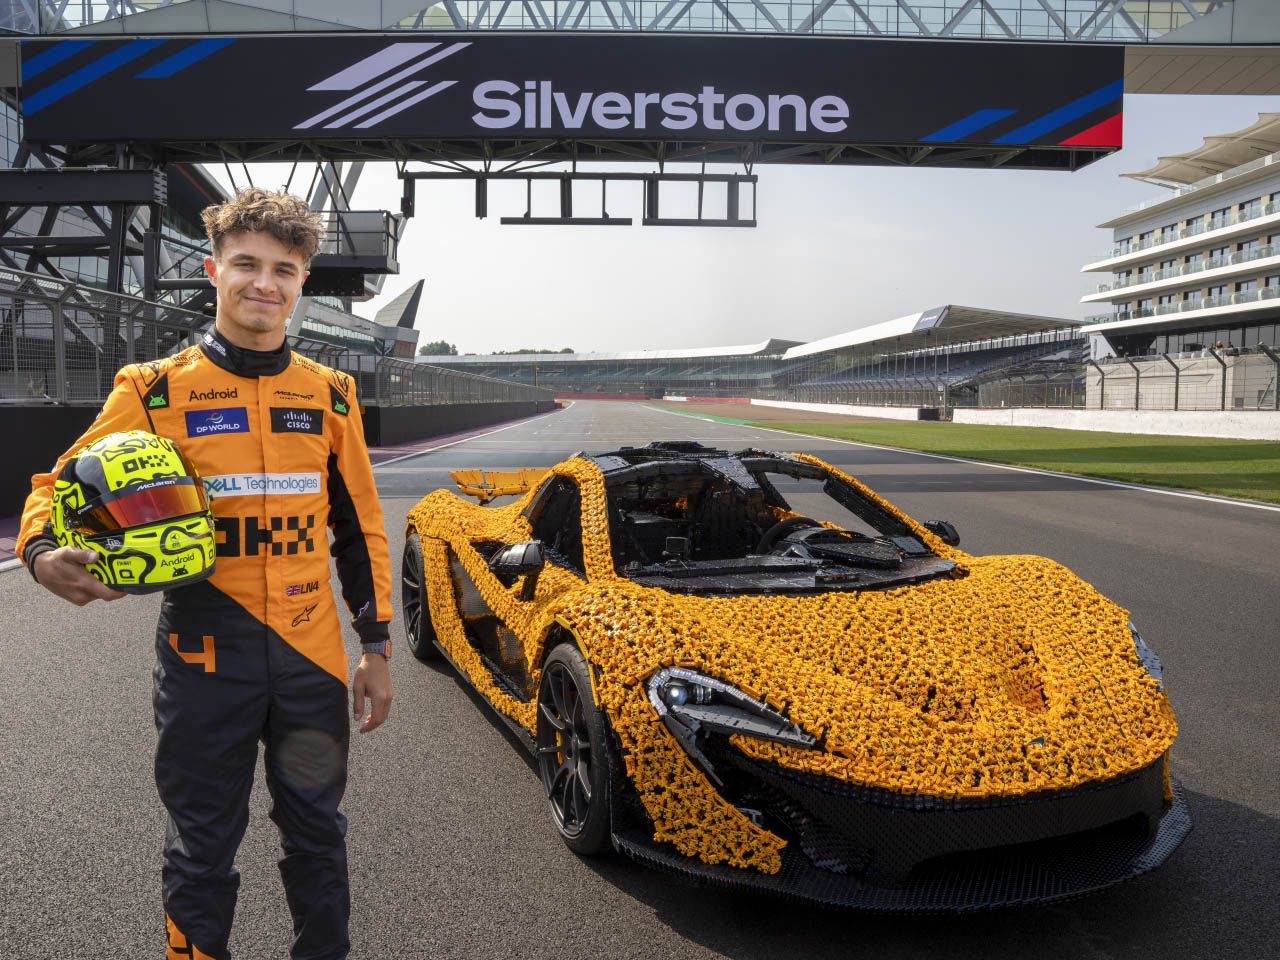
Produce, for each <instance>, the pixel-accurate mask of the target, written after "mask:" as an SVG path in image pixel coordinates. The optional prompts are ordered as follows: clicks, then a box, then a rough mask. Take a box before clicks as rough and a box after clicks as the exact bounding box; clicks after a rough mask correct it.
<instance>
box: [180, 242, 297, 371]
mask: <svg viewBox="0 0 1280 960" xmlns="http://www.w3.org/2000/svg"><path fill="white" fill-rule="evenodd" d="M304 266H305V265H304V263H303V261H302V257H301V255H299V253H298V252H297V251H296V250H294V249H293V248H291V247H287V246H285V245H284V244H283V243H281V242H280V241H279V240H277V239H276V238H275V237H273V236H271V234H269V233H254V232H246V233H236V234H232V235H231V236H228V237H224V238H223V240H222V249H221V250H220V251H219V252H218V255H217V257H216V258H214V257H205V261H204V269H205V272H206V273H208V274H209V282H210V283H212V284H213V286H214V287H215V288H216V289H217V291H218V327H219V329H221V330H222V332H223V335H224V336H226V337H227V338H228V339H229V340H231V341H232V342H233V343H238V345H239V346H245V347H249V348H251V349H262V348H264V347H263V344H264V341H266V340H275V339H276V335H277V333H282V332H283V330H284V325H285V321H286V320H288V319H289V313H290V312H291V311H292V310H293V304H294V301H296V300H297V299H298V294H299V293H301V291H302V283H303V281H304V280H306V278H307V272H306V270H304V269H303V268H304ZM242 339H243V341H244V342H240V340H242ZM267 346H268V347H270V346H275V344H274V343H272V344H269V345H267Z"/></svg>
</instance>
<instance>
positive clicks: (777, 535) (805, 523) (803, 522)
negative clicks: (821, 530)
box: [756, 517, 822, 553]
mask: <svg viewBox="0 0 1280 960" xmlns="http://www.w3.org/2000/svg"><path fill="white" fill-rule="evenodd" d="M820 526H822V524H820V523H818V521H817V520H814V519H811V518H810V517H787V519H785V520H779V521H778V522H777V523H775V524H774V525H773V526H772V527H770V528H769V529H768V530H766V531H765V532H764V536H762V537H761V538H760V542H759V543H758V544H757V545H756V553H768V552H769V551H770V550H772V549H773V545H774V544H775V543H777V542H778V541H779V540H781V539H782V538H783V537H785V536H786V535H787V534H788V533H790V532H791V531H792V530H800V529H802V528H804V527H820Z"/></svg>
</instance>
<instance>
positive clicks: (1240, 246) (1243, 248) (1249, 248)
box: [1236, 238, 1262, 253]
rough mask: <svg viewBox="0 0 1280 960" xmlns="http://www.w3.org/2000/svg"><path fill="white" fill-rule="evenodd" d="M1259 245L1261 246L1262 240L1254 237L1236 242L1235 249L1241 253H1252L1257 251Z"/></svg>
mask: <svg viewBox="0 0 1280 960" xmlns="http://www.w3.org/2000/svg"><path fill="white" fill-rule="evenodd" d="M1260 246H1262V241H1261V240H1260V239H1256V238H1255V239H1253V240H1241V241H1240V242H1239V243H1237V244H1236V250H1238V251H1240V252H1241V253H1253V252H1255V251H1257V249H1258V248H1259V247H1260Z"/></svg>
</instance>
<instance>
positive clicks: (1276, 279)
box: [1266, 274, 1280, 287]
mask: <svg viewBox="0 0 1280 960" xmlns="http://www.w3.org/2000/svg"><path fill="white" fill-rule="evenodd" d="M1266 283H1267V286H1268V287H1280V274H1274V275H1272V276H1270V277H1267V280H1266Z"/></svg>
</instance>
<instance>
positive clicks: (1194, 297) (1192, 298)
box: [1182, 277, 1280, 303]
mask: <svg viewBox="0 0 1280 960" xmlns="http://www.w3.org/2000/svg"><path fill="white" fill-rule="evenodd" d="M1276 279H1278V280H1280V277H1277V278H1276ZM1203 295H1204V291H1202V290H1188V291H1187V292H1186V293H1184V294H1183V295H1182V299H1183V301H1184V302H1186V303H1199V302H1200V299H1201V297H1202V296H1203Z"/></svg>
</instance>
